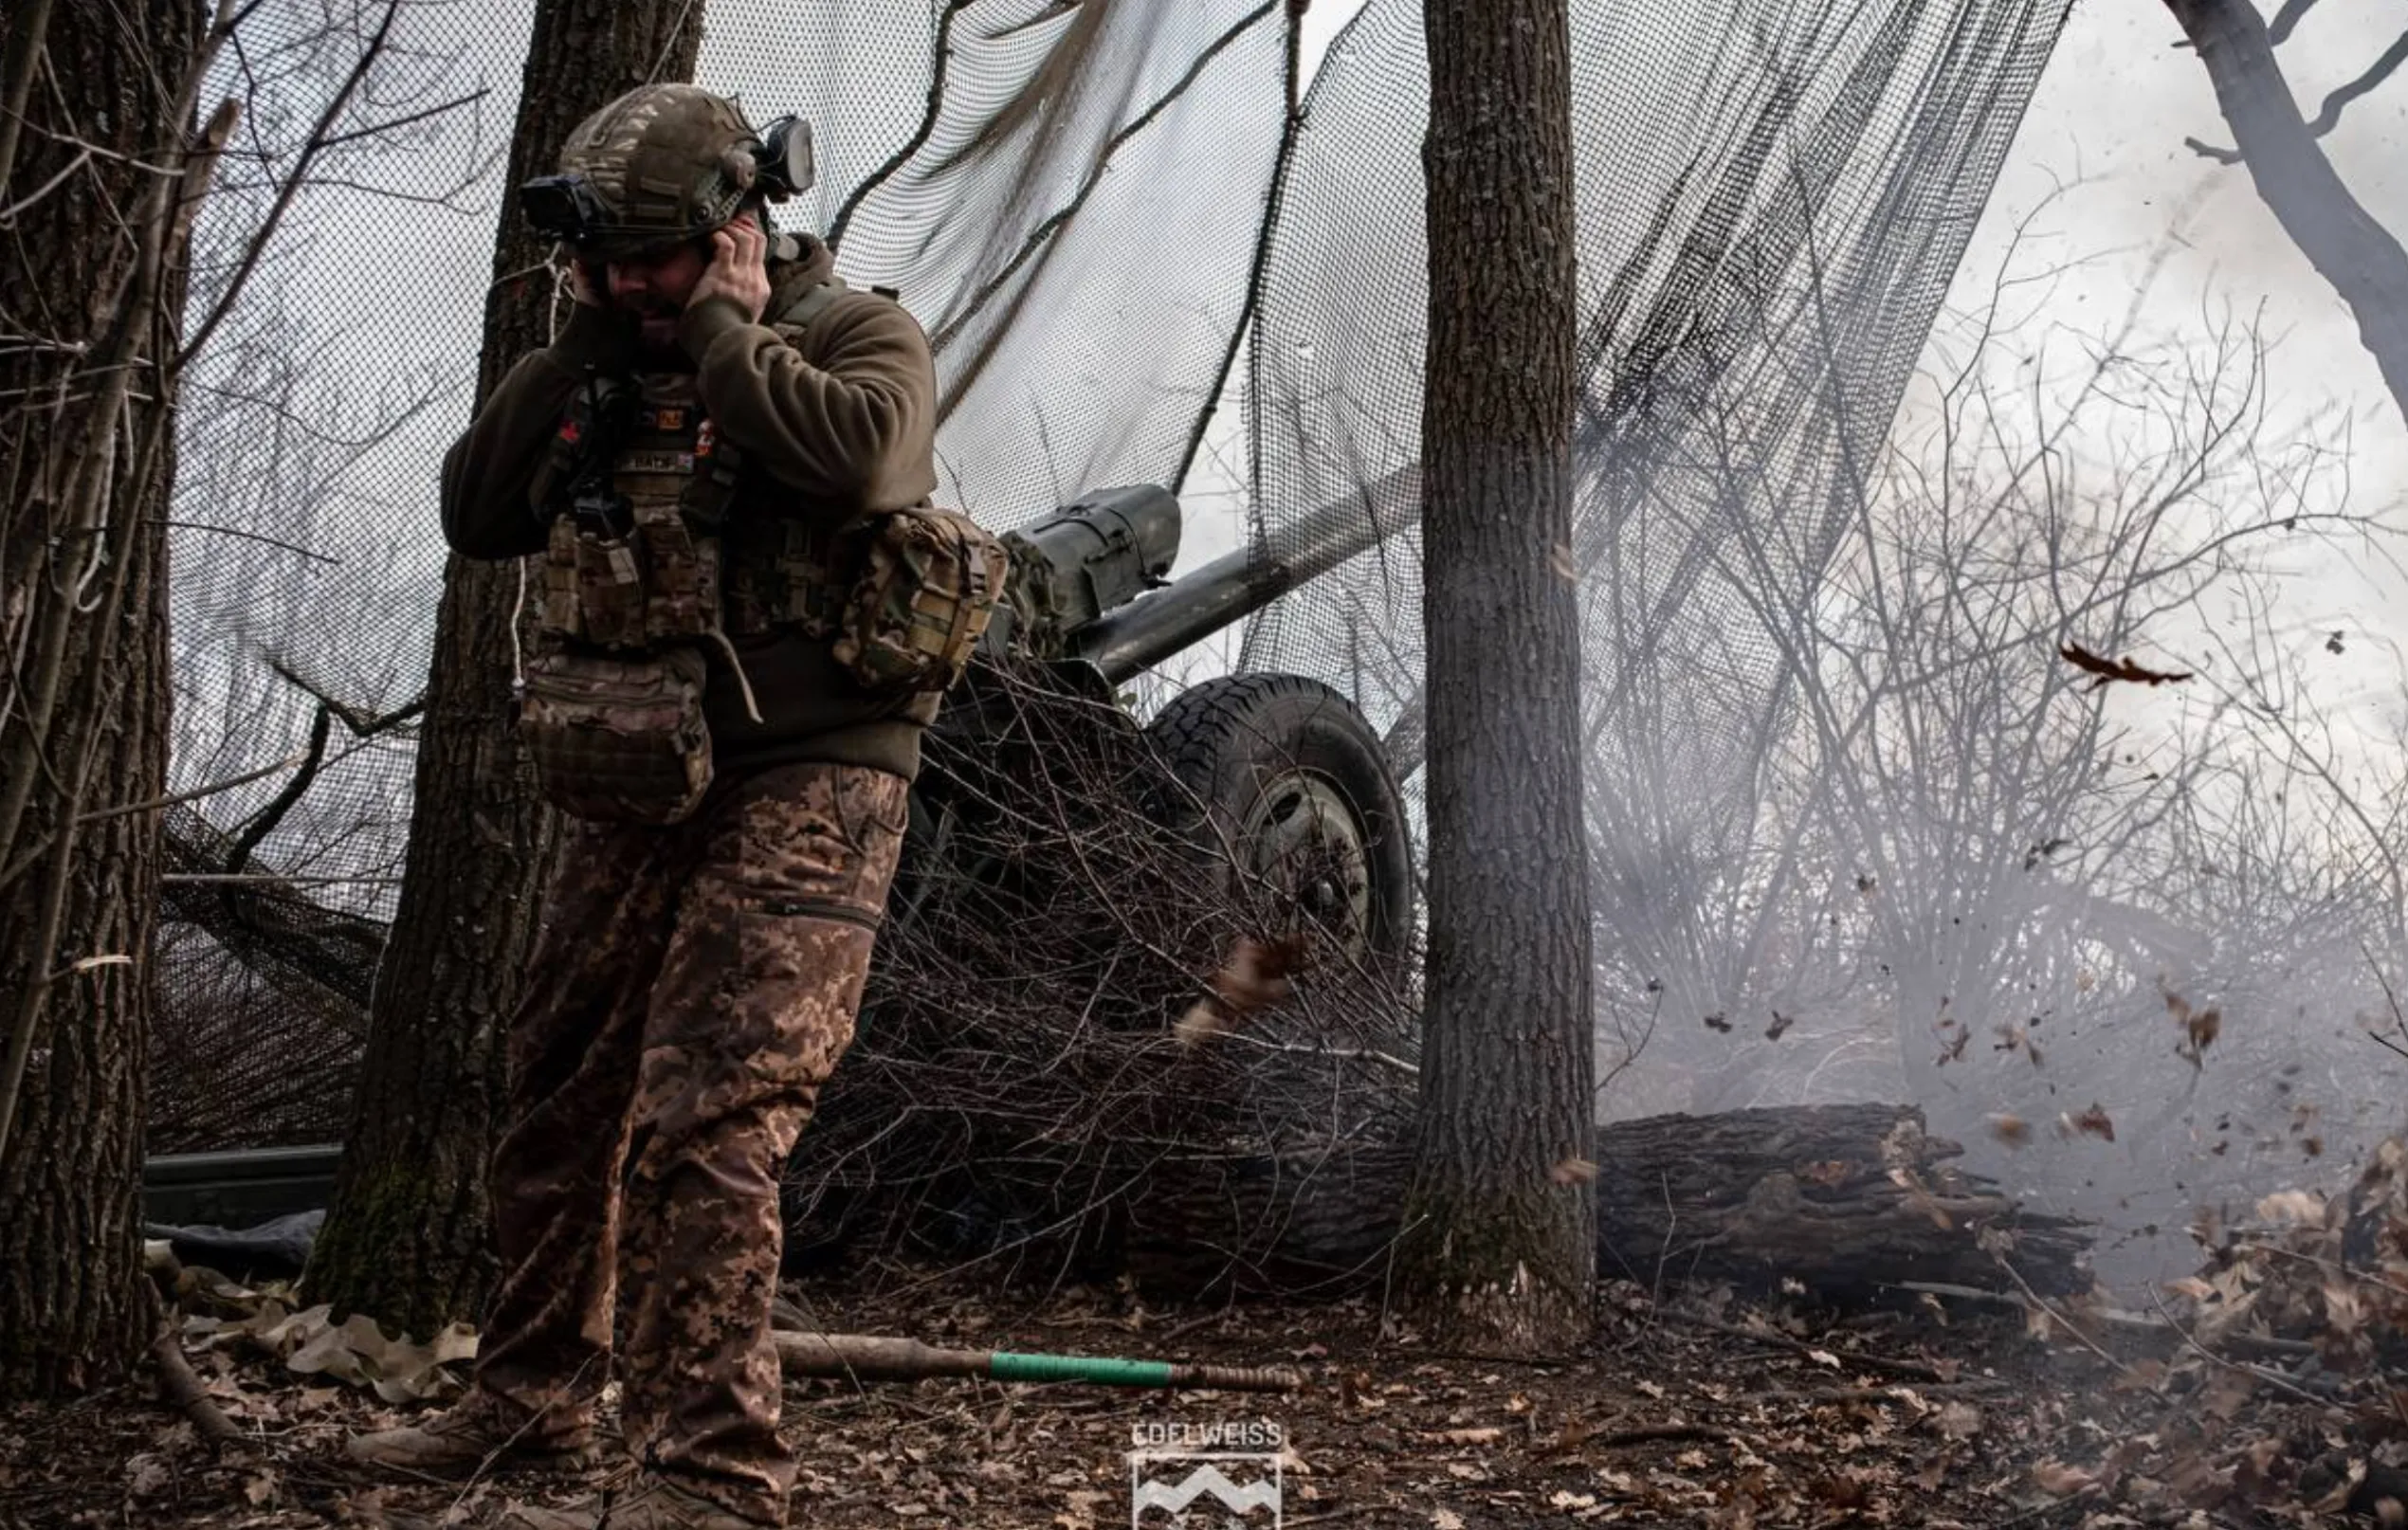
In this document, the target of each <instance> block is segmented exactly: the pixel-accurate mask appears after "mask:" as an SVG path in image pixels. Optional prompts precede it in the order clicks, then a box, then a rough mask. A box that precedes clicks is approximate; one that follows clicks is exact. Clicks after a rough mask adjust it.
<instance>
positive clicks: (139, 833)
mask: <svg viewBox="0 0 2408 1530" xmlns="http://www.w3.org/2000/svg"><path fill="white" fill-rule="evenodd" d="M45 21H46V23H47V26H46V32H45V35H44V36H42V37H39V38H36V37H33V36H31V35H30V34H29V32H28V31H27V30H23V29H21V28H29V27H42V26H43V24H44V23H45ZM198 21H199V17H198V16H197V14H196V12H195V10H194V8H193V7H192V6H191V5H189V4H185V3H182V0H147V3H142V4H138V5H136V6H134V7H132V8H130V9H129V8H126V7H123V6H102V5H98V4H91V3H61V4H57V5H55V6H31V7H21V8H18V9H16V10H15V11H14V12H13V13H12V15H11V21H10V24H9V25H0V38H5V42H6V47H5V49H0V52H4V53H5V56H6V57H7V58H8V59H9V62H10V64H11V65H12V67H10V68H9V69H8V70H6V71H0V73H5V75H6V76H7V77H8V78H9V80H10V81H14V80H16V79H17V77H18V74H19V70H18V69H17V68H16V67H14V66H13V65H16V64H20V63H21V62H23V61H26V60H27V59H30V58H36V57H40V56H42V55H41V54H40V53H38V52H36V51H35V50H46V68H45V69H42V70H40V71H37V72H38V74H39V77H40V79H41V81H42V83H41V86H40V88H34V89H29V90H27V93H26V94H25V95H24V96H22V97H18V98H16V101H15V104H17V105H20V106H22V108H23V110H24V113H25V122H24V125H25V127H26V131H25V132H23V133H22V134H21V135H19V136H17V137H16V138H15V142H14V151H13V154H12V155H9V157H10V158H11V159H12V161H13V163H12V164H11V165H10V166H9V175H8V178H7V182H6V189H5V191H0V202H8V201H11V200H15V199H20V198H25V197H28V196H30V195H31V193H32V192H33V191H35V189H37V188H40V187H43V186H46V185H47V184H48V183H49V182H50V181H51V179H52V177H53V176H56V175H60V174H61V173H63V172H65V171H67V170H68V169H69V168H70V162H71V161H72V160H73V159H74V158H75V157H76V156H77V155H79V154H80V153H82V151H80V149H79V147H78V145H79V141H82V142H88V143H90V144H91V145H93V146H94V148H95V149H97V150H98V151H99V153H97V154H85V155H82V157H83V160H84V163H83V165H82V169H81V170H80V171H77V172H76V173H73V174H68V175H65V176H64V178H63V179H62V180H61V182H60V185H59V188H58V189H57V190H54V191H52V192H50V193H49V194H47V195H46V196H44V197H42V198H41V199H40V200H38V201H36V202H33V203H32V205H31V206H29V207H26V208H25V209H23V210H22V211H21V212H20V213H18V214H17V216H16V219H15V221H14V222H13V225H12V226H11V227H10V228H9V229H8V233H7V239H8V242H9V250H10V258H9V259H8V260H7V261H6V262H5V263H0V312H6V313H7V314H9V316H10V319H11V320H12V322H13V325H14V326H16V327H18V328H19V330H20V334H19V335H18V337H16V338H17V341H18V343H12V344H10V345H9V346H7V347H5V348H0V399H5V400H7V401H8V402H7V403H6V404H5V405H0V409H5V410H6V412H5V414H0V526H5V539H4V540H0V652H5V653H6V655H7V656H8V665H7V668H6V670H5V671H0V1046H5V1051H0V1059H5V1062H0V1229H5V1231H0V1398H9V1397H18V1396H28V1395H56V1394H59V1393H67V1392H76V1391H82V1390H85V1389H88V1388H92V1387H96V1386H100V1385H103V1384H105V1383H108V1382H111V1381H113V1380H116V1379H118V1378H119V1377H121V1376H122V1375H124V1374H125V1373H126V1371H127V1369H128V1368H129V1367H130V1366H131V1365H132V1364H133V1363H134V1361H135V1360H136V1359H137V1357H139V1356H140V1355H141V1353H142V1350H143V1348H144V1345H145V1343H146V1341H147V1339H148V1338H149V1333H148V1327H147V1322H146V1309H145V1308H144V1307H143V1305H142V1304H141V1302H139V1301H138V1300H137V1297H138V1291H137V1284H136V1283H137V1281H138V1280H140V1279H141V1217H140V1190H141V1168H142V1110H143V1085H144V1075H143V1057H144V1047H145V1041H146V1037H147V1033H148V1030H149V1026H150V1019H151V1011H152V1006H153V999H154V995H155V968H154V966H153V963H152V931H153V927H154V924H155V912H156V908H157V902H158V869H159V868H158V858H157V853H156V851H157V841H158V812H157V811H156V810H155V809H154V810H152V811H137V812H124V811H115V812H112V811H110V810H113V809H122V808H126V807H130V806H132V805H135V804H137V803H144V802H154V801H155V800H156V799H157V798H158V797H159V796H161V795H162V794H163V793H164V792H165V790H166V777H167V722H168V694H169V690H168V669H167V665H168V660H167V589H166V539H165V529H164V525H163V522H164V519H165V510H164V506H165V503H166V496H167V491H168V484H169V482H170V479H171V477H172V470H173V457H174V451H173V430H172V428H171V427H170V419H171V406H172V396H173V377H172V373H171V369H170V367H169V366H168V365H167V364H166V360H165V358H167V357H168V356H170V355H172V354H173V350H174V348H175V344H176V337H177V331H178V327H179V326H178V323H177V319H178V311H179V306H180V302H181V299H182V294H183V282H182V280H181V277H180V267H181V264H182V262H183V249H182V242H181V238H180V227H179V225H178V224H177V221H176V211H177V205H176V200H175V194H174V193H175V191H176V189H177V187H178V186H179V184H180V183H178V182H176V181H174V180H173V179H172V178H171V177H167V176H161V175H156V174H155V173H151V172H149V171H147V170H144V169H137V168H136V167H137V165H138V166H143V167H149V166H159V165H174V164H175V163H176V162H177V161H178V159H179V157H180V156H181V155H182V154H183V152H184V142H185V140H184V137H183V134H184V130H185V128H186V127H187V126H188V119H189V118H190V115H191V106H190V100H189V98H188V97H185V96H184V95H183V94H182V92H183V90H184V87H185V85H186V82H187V78H188V76H189V74H190V72H191V69H192V62H193V59H194V55H195V49H196V46H197V44H198V41H199V39H198V36H197V32H198ZM28 78H30V77H28ZM8 94H9V95H10V96H14V95H15V90H14V86H13V84H11V86H10V87H9V91H8ZM200 180H201V176H200V174H197V173H196V175H195V177H194V184H193V185H192V187H191V188H190V191H191V194H192V195H194V196H197V195H198V194H199V191H200V190H201V189H202V185H201V184H200ZM28 342H29V343H28ZM113 381H114V382H115V384H116V386H113ZM100 814H106V816H99V815H100Z"/></svg>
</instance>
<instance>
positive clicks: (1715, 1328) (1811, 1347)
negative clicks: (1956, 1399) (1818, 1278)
mask: <svg viewBox="0 0 2408 1530" xmlns="http://www.w3.org/2000/svg"><path fill="white" fill-rule="evenodd" d="M1662 1315H1663V1316H1664V1317H1667V1318H1669V1319H1671V1320H1672V1321H1675V1322H1682V1323H1687V1325H1689V1326H1690V1327H1692V1328H1703V1329H1705V1330H1706V1331H1707V1332H1708V1333H1716V1334H1724V1335H1726V1336H1728V1337H1729V1338H1732V1339H1754V1340H1756V1341H1757V1342H1759V1343H1764V1344H1774V1345H1779V1347H1781V1348H1783V1349H1789V1350H1794V1351H1796V1352H1797V1353H1798V1354H1800V1355H1804V1356H1807V1357H1813V1356H1814V1355H1815V1354H1816V1353H1818V1352H1819V1353H1821V1354H1825V1355H1829V1356H1831V1357H1833V1358H1834V1359H1837V1360H1840V1361H1842V1362H1843V1363H1845V1364H1849V1365H1861V1366H1864V1367H1865V1368H1866V1369H1868V1370H1872V1371H1888V1372H1889V1373H1890V1374H1892V1375H1911V1376H1918V1377H1921V1378H1922V1379H1924V1380H1925V1381H1953V1380H1955V1379H1956V1375H1955V1374H1954V1373H1953V1372H1945V1371H1943V1370H1941V1369H1940V1368H1939V1367H1938V1366H1936V1365H1930V1364H1926V1363H1925V1362H1924V1361H1922V1360H1900V1359H1892V1358H1890V1357H1888V1356H1887V1355H1867V1354H1865V1353H1863V1352H1862V1351H1859V1350H1851V1351H1848V1352H1846V1353H1842V1352H1841V1351H1839V1350H1836V1349H1833V1348H1832V1347H1831V1346H1829V1345H1825V1344H1815V1343H1810V1342H1809V1341H1807V1340H1805V1339H1797V1338H1794V1337H1793V1336H1791V1335H1788V1334H1783V1333H1778V1332H1775V1331H1773V1330H1771V1329H1766V1328H1747V1327H1742V1326H1741V1325H1740V1324H1738V1323H1733V1322H1724V1321H1721V1320H1720V1319H1716V1318H1707V1317H1702V1316H1700V1315H1699V1314H1697V1313H1694V1312H1683V1311H1681V1310H1680V1309H1679V1308H1677V1307H1667V1308H1664V1309H1662Z"/></svg>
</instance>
